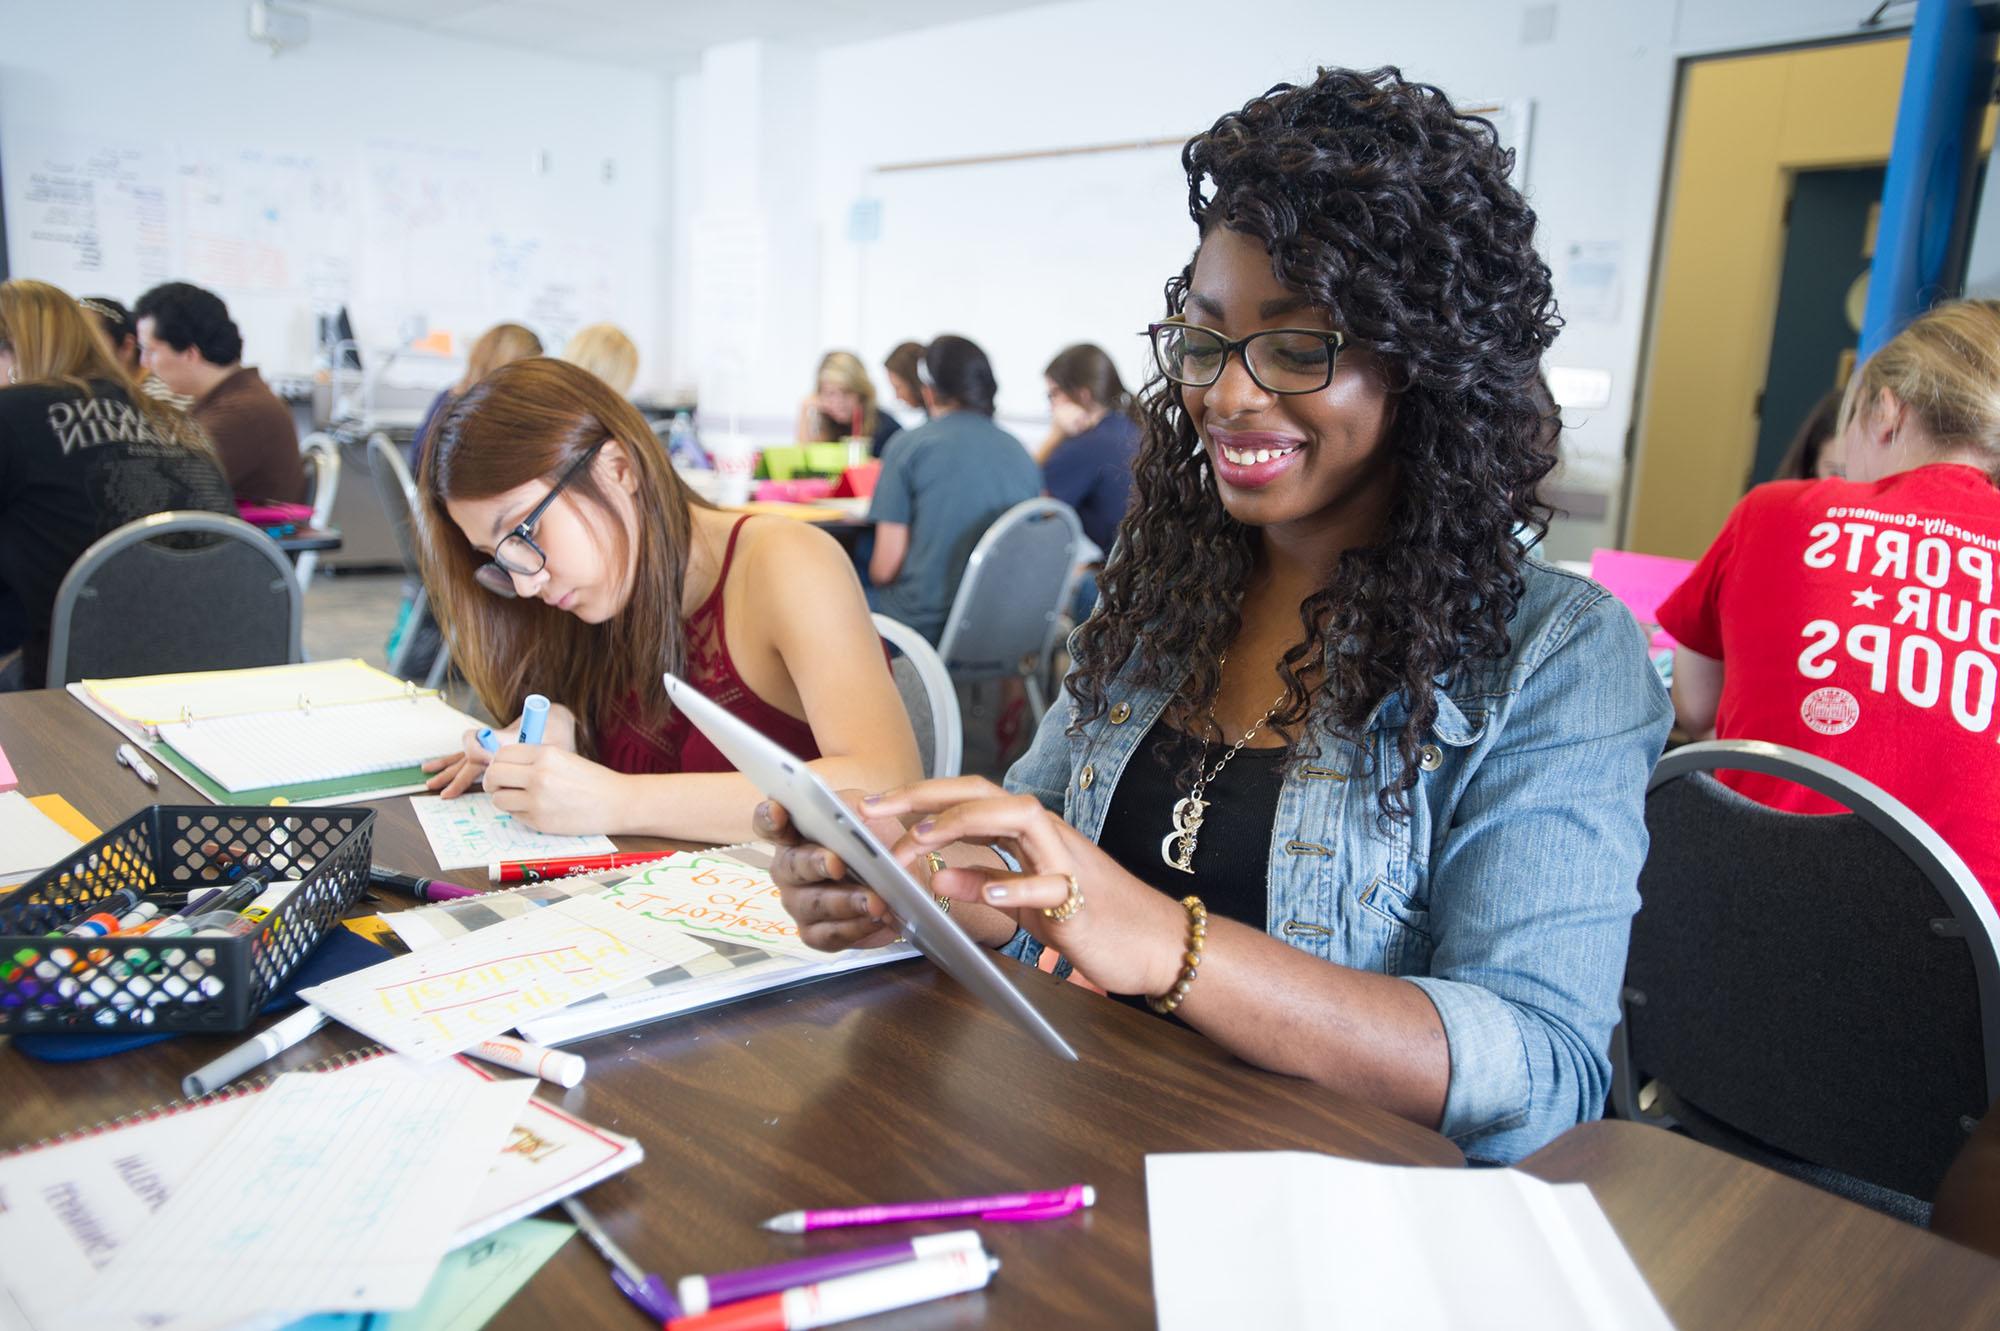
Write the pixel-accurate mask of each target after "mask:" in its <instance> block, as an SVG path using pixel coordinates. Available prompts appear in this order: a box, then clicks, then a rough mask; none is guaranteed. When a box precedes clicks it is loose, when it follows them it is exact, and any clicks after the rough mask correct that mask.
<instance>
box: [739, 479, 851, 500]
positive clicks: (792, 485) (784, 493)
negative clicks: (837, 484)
mask: <svg viewBox="0 0 2000 1331" xmlns="http://www.w3.org/2000/svg"><path fill="white" fill-rule="evenodd" d="M832 493H833V482H832V481H829V480H827V479H826V478H825V477H823V476H802V477H800V478H799V479H798V480H796V481H764V482H762V483H760V484H759V485H758V486H757V499H758V501H759V502H760V503H767V504H768V503H779V504H810V503H813V502H814V501H815V500H820V499H824V498H826V497H827V496H828V495H830V494H832Z"/></svg>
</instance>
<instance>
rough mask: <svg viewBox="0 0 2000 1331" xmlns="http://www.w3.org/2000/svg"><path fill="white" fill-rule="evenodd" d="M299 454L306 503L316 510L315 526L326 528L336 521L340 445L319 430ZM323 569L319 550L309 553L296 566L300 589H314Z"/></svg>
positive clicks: (305, 440) (303, 443)
mask: <svg viewBox="0 0 2000 1331" xmlns="http://www.w3.org/2000/svg"><path fill="white" fill-rule="evenodd" d="M299 453H300V454H301V461H303V462H304V463H305V469H306V500H305V502H306V503H307V505H308V506H310V507H311V509H312V525H313V526H315V527H319V528H322V529H324V528H326V527H328V526H330V525H332V522H333V502H334V499H335V498H336V497H337V496H338V495H339V494H340V443H339V441H337V440H336V439H335V438H334V437H333V436H332V435H330V434H326V433H324V432H319V431H315V432H314V433H312V434H309V435H307V436H306V437H305V438H303V439H301V440H299ZM318 569H319V551H317V550H307V551H304V552H302V553H301V554H300V555H299V558H298V562H297V564H296V565H294V572H295V573H296V574H297V576H298V580H299V590H300V591H305V590H306V589H307V588H309V587H311V586H312V579H313V574H314V573H315V572H316V571H318Z"/></svg>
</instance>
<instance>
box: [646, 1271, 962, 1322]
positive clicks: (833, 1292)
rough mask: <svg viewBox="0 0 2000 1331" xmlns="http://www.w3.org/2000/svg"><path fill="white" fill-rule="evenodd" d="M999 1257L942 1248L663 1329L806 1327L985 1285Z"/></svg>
mask: <svg viewBox="0 0 2000 1331" xmlns="http://www.w3.org/2000/svg"><path fill="white" fill-rule="evenodd" d="M999 1269H1000V1259H999V1258H998V1257H989V1256H987V1255H986V1254H985V1253H984V1252H947V1253H941V1254H939V1255H938V1256H936V1257H920V1258H918V1259H917V1260H916V1261H913V1262H901V1263H898V1264H897V1265H895V1266H883V1267H877V1268H876V1269H875V1270H873V1271H862V1272H859V1273H857V1274H855V1275H851V1276H836V1277H835V1278H833V1279H832V1280H822V1281H820V1282H818V1283H817V1284H812V1285H800V1286H798V1287H797V1288H794V1289H788V1290H786V1291H784V1292H783V1293H782V1294H766V1295H764V1296H763V1297H762V1298H756V1299H749V1300H746V1301H745V1302H743V1303H731V1304H726V1305H724V1306H723V1307H720V1308H715V1309H712V1310H710V1311H708V1312H705V1313H701V1314H699V1315H697V1316H693V1317H676V1318H675V1319H674V1320H673V1321H671V1322H668V1323H667V1329H666V1331H806V1328H808V1327H820V1326H832V1325H833V1324H834V1323H836V1322H846V1321H851V1320H853V1319H854V1318H857V1317H871V1316H873V1315H874V1314H876V1313H885V1312H888V1311H890V1310H891V1309H895V1308H908V1307H911V1306H912V1305H915V1304H919V1303H929V1302H930V1301H931V1300H933V1299H947V1298H950V1297H951V1296H952V1295H954V1294H970V1293H971V1292H972V1291H973V1290H976V1289H984V1288H986V1284H987V1282H988V1281H990V1280H991V1279H992V1278H993V1273H994V1272H995V1271H998V1270H999Z"/></svg>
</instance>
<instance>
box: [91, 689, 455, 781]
mask: <svg viewBox="0 0 2000 1331" xmlns="http://www.w3.org/2000/svg"><path fill="white" fill-rule="evenodd" d="M68 687H69V692H70V695H71V696H72V697H74V698H75V699H76V700H77V701H78V702H80V703H82V704H83V705H84V706H85V707H88V708H89V709H90V710H91V711H93V712H95V713H96V714H97V715H98V716H99V717H101V718H103V719H104V720H105V721H106V722H108V723H109V724H111V725H112V726H115V727H116V728H117V729H118V730H119V731H120V732H121V733H122V734H124V735H125V736H126V737H127V738H129V739H131V740H132V741H133V742H134V743H136V744H138V745H139V746H140V747H142V748H144V749H145V750H146V751H147V752H149V753H151V754H152V755H153V756H155V757H156V758H158V759H159V760H160V761H161V762H162V763H164V764H165V765H166V766H167V767H169V768H171V769H172V770H173V772H174V773H175V774H176V775H178V776H180V777H181V778H182V779H183V780H185V781H186V782H187V783H188V784H189V785H191V786H193V787H194V788H195V789H196V790H198V791H200V792H201V793H202V794H203V795H204V796H206V797H207V798H208V799H210V800H212V801H213V802H215V803H217V804H235V805H260V804H271V803H274V802H278V801H283V802H285V803H291V804H339V803H343V802H348V801H352V800H357V799H378V798H381V797H383V796H385V795H402V794H409V793H412V792H415V791H420V790H422V789H424V782H425V780H426V778H425V775H424V773H423V771H422V764H423V763H424V762H425V761H426V760H427V759H430V758H436V757H440V756H442V755H444V754H447V753H455V752H457V751H458V750H459V749H460V748H461V747H462V745H463V744H464V739H465V732H466V731H467V730H471V729H476V728H477V727H478V725H479V722H478V721H476V720H474V719H473V718H472V717H470V716H467V715H466V714H465V713H463V712H461V711H458V710H457V709H456V708H454V707H452V706H451V705H450V704H448V703H446V702H445V701H444V699H443V698H441V697H439V696H438V695H437V694H436V693H435V692H432V691H429V690H425V689H419V688H417V687H416V686H415V685H414V684H410V683H408V682H406V681H404V680H400V679H397V678H396V677H395V676H394V675H391V674H388V673H387V672H385V671H381V670H377V669H376V668H375V667H373V666H371V665H368V664H367V663H365V662H363V661H359V660H346V661H309V662H303V663H300V664H297V665H281V666H263V667H259V668H256V669H251V670H214V671H201V672H196V673H191V674H178V675H146V676H139V677H134V678H131V679H87V680H83V681H82V682H80V683H76V684H71V685H69V686H68Z"/></svg>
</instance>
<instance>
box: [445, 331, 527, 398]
mask: <svg viewBox="0 0 2000 1331" xmlns="http://www.w3.org/2000/svg"><path fill="white" fill-rule="evenodd" d="M541 354H542V339H540V338H539V337H536V336H535V334H534V330H533V329H531V328H526V327H523V326H522V325H520V324H494V325H493V326H492V327H491V328H489V329H487V330H486V331H485V332H483V333H481V334H480V335H479V340H478V341H477V342H474V343H473V344H472V350H471V352H470V353H469V354H467V356H466V358H465V373H464V374H462V375H460V376H459V379H458V383H457V384H456V385H455V386H454V387H453V388H452V394H453V396H457V395H459V394H462V393H464V392H465V390H466V389H468V388H470V387H472V386H473V385H474V384H476V383H478V382H479V381H480V380H481V379H484V378H485V377H486V376H487V375H489V374H491V373H493V372H494V371H495V370H497V369H499V368H500V367H501V366H502V365H509V364H512V363H513V362H514V361H517V360H524V359H526V358H527V357H529V356H539V355H541Z"/></svg>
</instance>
